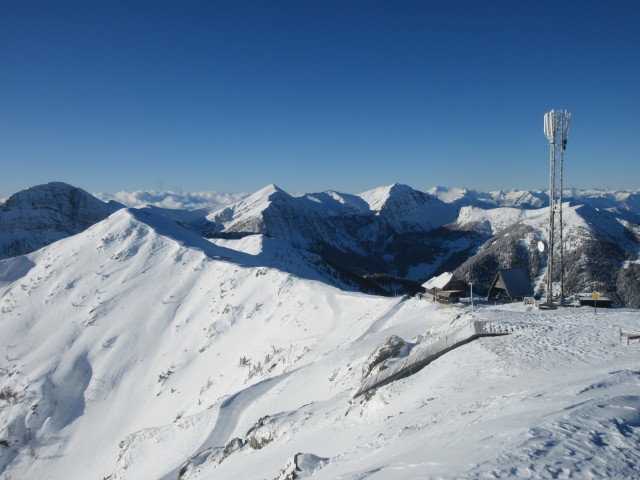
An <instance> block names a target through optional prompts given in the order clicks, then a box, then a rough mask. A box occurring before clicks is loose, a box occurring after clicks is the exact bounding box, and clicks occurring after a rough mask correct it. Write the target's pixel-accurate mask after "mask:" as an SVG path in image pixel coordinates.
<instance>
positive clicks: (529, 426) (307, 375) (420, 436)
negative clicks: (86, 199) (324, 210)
mask: <svg viewBox="0 0 640 480" xmlns="http://www.w3.org/2000/svg"><path fill="white" fill-rule="evenodd" d="M278 195H280V194H278ZM284 198H285V199H286V197H284ZM476 214H478V212H476ZM526 220H527V221H532V222H533V221H534V220H535V219H534V218H527V219H526ZM488 221H491V219H488ZM331 284H334V285H336V286H338V287H343V286H342V285H340V280H339V279H337V278H335V277H333V276H332V273H331V270H330V269H326V266H325V265H323V263H322V262H321V260H320V259H319V257H317V256H316V255H312V254H309V253H307V252H304V251H301V250H299V249H295V248H293V247H292V246H291V245H290V244H289V243H288V242H285V241H283V240H280V239H276V238H268V237H266V236H264V235H245V236H243V237H242V238H239V239H214V240H212V241H208V240H205V239H204V238H202V237H201V236H199V235H197V234H196V233H194V232H193V231H192V230H189V229H187V228H185V227H184V226H182V225H180V224H179V223H177V222H176V221H175V220H174V219H171V218H168V217H167V216H165V215H164V214H163V212H162V211H161V210H158V209H152V208H146V209H120V210H119V211H117V212H115V213H113V214H111V215H110V216H109V217H107V218H105V219H104V220H102V221H99V222H97V223H95V224H94V225H92V226H91V227H89V228H88V229H86V230H84V231H82V232H80V233H78V234H76V235H73V236H69V237H67V238H62V239H60V240H59V241H56V242H54V243H51V244H50V245H48V246H46V247H44V248H42V249H39V250H37V251H35V252H32V253H29V254H26V255H22V256H17V257H13V258H9V259H5V260H2V261H0V312H1V313H0V331H1V333H2V334H1V335H0V350H1V351H2V353H3V355H2V357H0V358H1V360H0V361H1V363H0V475H2V476H4V477H6V478H21V479H36V478H48V479H53V480H56V479H63V478H65V479H66V478H96V479H110V480H124V479H136V480H146V479H167V480H168V479H172V480H188V479H190V480H195V479H213V478H228V479H231V478H242V479H247V480H251V479H264V478H267V479H279V480H285V479H293V478H314V479H319V480H321V479H334V478H343V479H360V478H369V479H372V480H375V479H383V478H394V479H399V480H403V479H409V478H434V479H435V478H443V479H454V478H455V479H460V478H462V479H472V478H491V477H493V478H509V477H514V476H515V477H523V478H533V479H542V478H554V477H563V476H564V477H569V478H570V477H574V478H585V477H593V478H633V477H634V476H635V474H636V465H637V464H638V462H639V461H640V450H639V449H638V444H639V443H640V427H639V425H640V413H639V412H640V383H639V381H638V380H639V378H638V372H637V366H638V362H639V361H640V350H639V349H638V348H637V344H632V345H626V343H620V342H619V336H618V329H622V330H623V331H637V326H638V316H637V311H631V310H624V309H616V310H610V311H599V312H598V314H597V315H594V314H593V312H592V310H591V309H588V308H580V309H565V310H556V311H537V310H534V309H533V308H532V307H524V306H522V305H509V306H489V305H485V306H480V307H479V306H478V305H477V304H476V306H475V312H474V313H473V314H472V313H471V309H470V306H469V304H460V305H458V306H455V307H453V308H450V309H438V308H437V306H436V305H435V304H433V303H431V302H427V301H424V300H418V299H417V298H407V297H396V298H392V297H391V298H390V297H380V296H372V295H365V294H362V293H357V292H348V291H345V290H344V289H343V288H336V286H332V285H331ZM472 320H485V321H490V322H492V324H493V326H494V328H495V329H496V331H501V332H511V333H510V334H509V335H506V336H499V337H487V338H482V339H478V340H475V341H473V342H471V343H468V344H466V345H464V346H461V347H459V348H457V349H455V350H452V351H450V352H449V353H447V354H445V355H444V356H442V357H440V358H439V359H437V360H435V361H434V362H432V363H431V364H429V365H428V366H427V367H425V368H423V369H421V370H420V371H418V372H415V374H413V375H411V376H409V377H406V378H403V379H400V380H397V381H394V382H392V383H389V384H387V385H384V386H381V387H378V388H377V389H375V390H374V391H371V392H368V393H367V394H366V395H363V396H360V397H357V398H353V394H354V393H355V392H356V391H357V389H358V388H359V387H360V385H361V384H362V382H363V381H364V380H365V379H366V378H368V377H369V376H370V375H372V374H373V373H375V372H377V371H380V370H381V369H383V368H391V367H392V366H393V365H394V363H397V362H398V361H399V360H401V359H403V358H408V355H410V354H411V353H412V352H416V351H419V350H420V349H421V348H423V347H426V346H428V345H429V344H430V342H432V341H433V340H434V339H437V338H439V337H440V336H442V335H444V334H446V333H449V332H452V331H456V330H457V329H458V328H459V327H464V326H465V325H467V324H468V323H469V322H471V321H472Z"/></svg>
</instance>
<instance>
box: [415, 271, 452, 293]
mask: <svg viewBox="0 0 640 480" xmlns="http://www.w3.org/2000/svg"><path fill="white" fill-rule="evenodd" d="M453 279H454V278H453V273H451V272H444V273H441V274H440V275H438V276H437V277H432V278H430V279H429V280H427V281H426V282H425V283H423V284H422V286H423V287H424V288H426V289H430V288H438V289H440V290H444V287H446V286H447V284H448V283H449V282H450V281H451V280H453Z"/></svg>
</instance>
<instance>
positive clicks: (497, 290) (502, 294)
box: [487, 268, 533, 302]
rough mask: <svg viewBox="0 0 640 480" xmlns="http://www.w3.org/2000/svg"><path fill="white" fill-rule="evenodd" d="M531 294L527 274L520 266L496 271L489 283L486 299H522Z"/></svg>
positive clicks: (531, 290)
mask: <svg viewBox="0 0 640 480" xmlns="http://www.w3.org/2000/svg"><path fill="white" fill-rule="evenodd" d="M532 296H533V287H532V286H531V280H530V279H529V274H528V273H527V272H526V271H525V270H524V269H522V268H507V269H504V270H500V271H498V273H497V274H496V278H495V279H494V280H493V283H492V284H491V288H490V289H489V293H488V295H487V300H502V301H511V302H514V301H516V300H523V299H524V298H525V297H532Z"/></svg>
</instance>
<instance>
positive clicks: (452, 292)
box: [422, 272, 467, 303]
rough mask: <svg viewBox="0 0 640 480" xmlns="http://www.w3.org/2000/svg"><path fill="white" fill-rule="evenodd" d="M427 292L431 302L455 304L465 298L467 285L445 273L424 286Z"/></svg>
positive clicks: (431, 279) (451, 274) (428, 281)
mask: <svg viewBox="0 0 640 480" xmlns="http://www.w3.org/2000/svg"><path fill="white" fill-rule="evenodd" d="M422 287H423V288H424V289H425V290H426V294H425V296H426V297H427V298H428V299H429V300H435V301H437V302H440V303H455V302H457V301H459V300H460V298H462V297H464V295H465V291H466V289H467V283H466V282H465V281H464V280H460V279H459V278H456V277H454V276H453V273H451V272H444V273H442V274H440V275H438V276H437V277H432V278H430V279H429V280H427V281H426V282H425V283H423V284H422Z"/></svg>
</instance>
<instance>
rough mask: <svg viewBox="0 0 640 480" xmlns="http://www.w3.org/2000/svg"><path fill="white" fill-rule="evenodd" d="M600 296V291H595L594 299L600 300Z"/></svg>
mask: <svg viewBox="0 0 640 480" xmlns="http://www.w3.org/2000/svg"><path fill="white" fill-rule="evenodd" d="M599 298H600V293H598V292H593V299H594V300H598V299H599Z"/></svg>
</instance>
